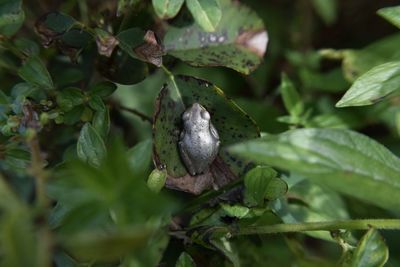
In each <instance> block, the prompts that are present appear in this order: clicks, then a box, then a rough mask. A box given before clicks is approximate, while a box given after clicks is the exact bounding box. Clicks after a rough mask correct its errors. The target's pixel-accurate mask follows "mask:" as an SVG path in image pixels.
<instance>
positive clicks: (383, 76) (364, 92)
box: [336, 61, 400, 107]
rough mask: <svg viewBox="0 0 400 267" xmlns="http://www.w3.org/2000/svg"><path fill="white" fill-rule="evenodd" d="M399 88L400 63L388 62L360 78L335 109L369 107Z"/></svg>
mask: <svg viewBox="0 0 400 267" xmlns="http://www.w3.org/2000/svg"><path fill="white" fill-rule="evenodd" d="M399 88H400V61H395V62H388V63H385V64H382V65H379V66H376V67H374V68H372V69H371V70H369V71H368V72H366V73H365V74H363V75H362V76H360V77H359V78H358V79H357V80H356V81H355V82H354V84H353V85H352V86H351V87H350V89H349V90H348V91H347V92H346V93H345V94H344V96H343V97H342V99H340V101H339V102H337V104H336V107H348V106H365V105H371V104H374V103H376V102H378V101H380V100H382V99H383V98H384V97H385V96H387V95H389V94H391V93H392V92H394V91H396V90H398V89H399Z"/></svg>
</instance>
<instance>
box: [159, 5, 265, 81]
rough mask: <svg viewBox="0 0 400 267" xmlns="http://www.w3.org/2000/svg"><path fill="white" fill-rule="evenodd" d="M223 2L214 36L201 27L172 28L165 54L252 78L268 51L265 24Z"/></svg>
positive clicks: (239, 8)
mask: <svg viewBox="0 0 400 267" xmlns="http://www.w3.org/2000/svg"><path fill="white" fill-rule="evenodd" d="M195 2H197V1H195ZM199 2H200V1H199ZM219 2H220V5H221V9H222V10H224V12H223V14H222V18H221V21H220V22H219V24H218V26H217V27H216V29H215V31H214V32H205V31H204V30H203V29H201V28H200V27H199V26H198V25H197V24H191V25H189V26H186V27H182V26H180V27H179V26H177V27H174V26H171V27H169V28H168V29H167V33H166V35H165V37H164V42H163V43H164V45H165V50H166V52H167V53H168V54H170V55H172V56H174V57H177V58H179V59H181V60H183V61H185V62H186V63H189V64H191V65H193V66H225V67H228V68H231V69H234V70H236V71H238V72H241V73H244V74H249V73H250V72H251V71H253V70H254V69H256V68H257V66H258V65H259V64H260V63H261V61H262V58H263V56H264V53H265V51H266V46H267V42H268V35H267V32H266V30H265V28H264V24H263V21H262V20H261V19H260V18H259V17H258V16H257V14H256V13H255V12H254V11H252V10H251V9H249V8H247V7H246V6H244V5H241V4H239V3H238V2H233V1H231V0H220V1H219ZM201 3H203V1H201Z"/></svg>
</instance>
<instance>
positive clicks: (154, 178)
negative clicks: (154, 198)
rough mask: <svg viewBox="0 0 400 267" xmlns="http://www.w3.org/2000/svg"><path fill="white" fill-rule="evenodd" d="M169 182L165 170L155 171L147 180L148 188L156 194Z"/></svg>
mask: <svg viewBox="0 0 400 267" xmlns="http://www.w3.org/2000/svg"><path fill="white" fill-rule="evenodd" d="M166 180H167V172H166V171H165V170H157V169H154V170H153V171H152V172H151V173H150V175H149V178H148V179H147V186H148V187H149V189H150V190H151V191H153V192H155V193H158V192H160V191H161V189H162V188H163V187H164V185H165V181H166Z"/></svg>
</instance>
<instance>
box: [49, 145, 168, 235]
mask: <svg viewBox="0 0 400 267" xmlns="http://www.w3.org/2000/svg"><path fill="white" fill-rule="evenodd" d="M113 141H114V142H113V143H111V144H110V146H109V148H110V149H109V150H108V151H107V156H106V157H105V158H104V159H103V160H102V161H101V164H99V166H98V167H95V166H91V165H89V164H87V163H84V162H82V161H73V162H68V163H67V164H64V166H61V167H59V168H58V169H57V172H55V174H56V177H55V179H52V181H51V182H50V184H49V186H48V190H47V193H48V195H49V196H50V197H51V198H53V199H55V200H57V203H58V204H57V206H56V209H55V210H54V211H53V213H52V214H53V216H52V225H54V226H56V227H57V229H59V230H58V232H59V233H60V235H61V236H62V237H64V236H66V237H67V238H68V237H69V236H70V235H72V234H74V235H75V234H79V236H80V234H84V233H87V232H88V231H89V232H90V233H97V234H98V233H100V232H103V234H102V235H101V236H103V237H104V238H108V236H109V235H110V237H113V233H114V232H115V233H116V234H117V235H118V236H119V230H118V229H125V228H126V227H128V226H129V229H131V228H130V227H131V226H132V227H134V226H138V229H147V230H150V231H151V230H152V229H160V225H159V223H158V224H157V223H152V221H153V220H156V221H159V219H161V218H163V216H166V215H168V214H170V212H172V211H173V209H174V208H175V204H174V203H173V202H172V201H171V199H169V198H167V197H166V196H165V195H163V194H161V193H160V194H155V193H153V192H151V191H150V190H149V189H148V188H147V186H146V183H145V180H144V179H143V178H144V177H141V176H136V173H134V172H132V169H131V168H130V167H129V163H128V157H127V151H126V150H125V149H124V147H123V146H122V143H121V141H118V139H117V140H115V139H113ZM150 218H152V219H150ZM129 229H128V230H129ZM132 230H133V231H134V229H132ZM133 234H134V233H133ZM127 238H129V237H127Z"/></svg>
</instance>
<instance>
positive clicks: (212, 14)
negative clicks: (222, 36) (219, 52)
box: [186, 0, 222, 32]
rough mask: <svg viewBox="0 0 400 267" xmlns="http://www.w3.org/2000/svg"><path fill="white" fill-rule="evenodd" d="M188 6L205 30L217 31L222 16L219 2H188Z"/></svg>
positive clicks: (216, 0) (190, 0) (196, 0)
mask: <svg viewBox="0 0 400 267" xmlns="http://www.w3.org/2000/svg"><path fill="white" fill-rule="evenodd" d="M186 5H187V7H188V9H189V10H190V13H192V15H193V17H194V20H195V21H196V22H197V23H198V24H199V25H200V26H201V27H202V28H203V30H205V31H207V32H213V31H215V30H216V28H217V26H218V23H219V22H220V20H221V15H222V12H221V8H220V6H219V4H218V0H201V1H199V0H186Z"/></svg>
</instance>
